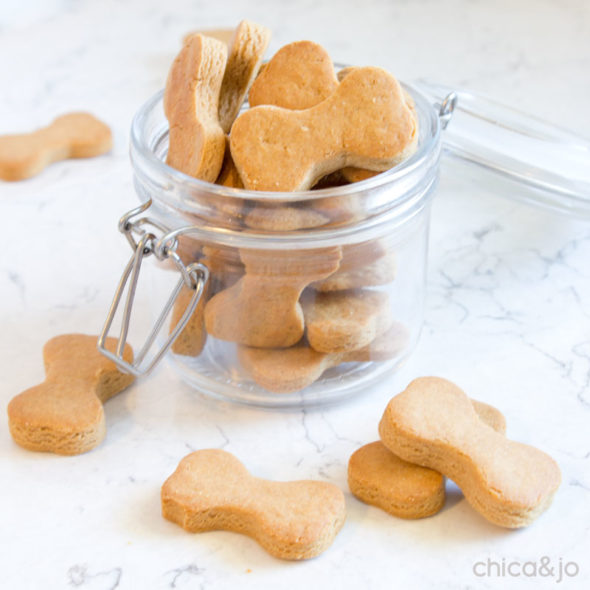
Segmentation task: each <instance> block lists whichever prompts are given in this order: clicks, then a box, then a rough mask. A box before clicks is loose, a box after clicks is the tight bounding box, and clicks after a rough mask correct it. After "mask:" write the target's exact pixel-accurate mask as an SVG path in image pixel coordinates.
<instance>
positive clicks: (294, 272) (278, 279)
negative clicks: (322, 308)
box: [205, 247, 341, 348]
mask: <svg viewBox="0 0 590 590" xmlns="http://www.w3.org/2000/svg"><path fill="white" fill-rule="evenodd" d="M340 256H341V255H340V248H338V247H334V248H322V249H318V250H301V251H296V250H295V251H285V250H246V249H242V250H240V257H241V259H242V262H243V263H244V266H245V270H246V274H245V275H244V276H243V277H242V278H241V279H240V280H239V281H238V282H237V283H235V285H233V286H232V287H230V288H229V289H225V290H224V291H222V292H221V293H217V295H215V296H213V297H212V298H211V300H210V301H209V302H208V303H207V306H206V308H205V326H206V328H207V332H208V333H209V334H210V335H211V336H214V337H215V338H220V339H222V340H230V341H232V342H238V343H240V344H245V345H247V346H257V347H261V348H285V347H287V346H292V345H293V344H295V343H296V342H298V341H299V340H301V337H302V336H303V312H302V310H301V306H300V305H299V296H300V295H301V292H302V291H303V289H304V288H305V287H306V286H307V285H309V283H311V282H313V281H315V280H318V279H320V278H323V277H326V276H328V275H329V274H331V273H333V272H334V271H335V270H336V269H337V268H338V263H339V261H340Z"/></svg>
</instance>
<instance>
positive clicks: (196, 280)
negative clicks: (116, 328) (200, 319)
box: [98, 199, 209, 376]
mask: <svg viewBox="0 0 590 590" xmlns="http://www.w3.org/2000/svg"><path fill="white" fill-rule="evenodd" d="M151 203H152V202H151V199H150V200H148V201H146V202H144V203H142V204H141V205H140V206H139V207H136V208H134V209H131V210H130V211H128V212H127V213H125V215H123V216H122V217H121V219H120V221H119V231H120V232H121V233H123V234H124V235H125V237H126V238H127V241H128V242H129V244H130V246H131V248H132V249H133V254H132V255H131V258H130V259H129V262H128V263H127V265H126V267H125V270H124V271H123V274H122V276H121V279H120V280H119V283H118V285H117V288H116V290H115V295H114V297H113V301H112V303H111V306H110V308H109V312H108V314H107V318H106V320H105V323H104V326H103V329H102V331H101V333H100V336H99V338H98V350H99V351H100V352H101V353H102V354H104V355H105V356H106V357H107V358H109V359H110V360H112V361H113V362H114V363H116V364H117V366H118V367H119V368H120V369H121V370H122V371H124V372H126V373H131V374H133V375H135V376H140V375H145V374H147V373H149V372H150V371H151V370H152V369H153V368H154V367H155V366H156V365H157V364H158V362H159V361H160V359H161V358H162V357H163V356H164V354H165V353H166V351H167V350H168V349H169V348H170V346H172V344H173V342H174V341H175V340H176V338H177V336H178V335H179V334H180V333H181V332H182V330H183V328H184V327H185V326H186V324H187V323H188V321H189V319H190V317H191V315H192V314H193V312H194V310H195V308H196V307H197V304H198V303H199V300H200V299H201V296H202V294H203V290H204V288H205V285H206V283H207V281H208V279H209V270H208V269H207V267H206V266H204V265H203V264H201V263H199V262H193V263H191V264H189V265H185V264H184V262H183V261H182V259H181V258H180V256H179V255H178V254H177V252H176V248H177V246H178V236H179V235H181V234H182V233H183V231H182V229H181V230H174V231H170V230H169V229H168V228H167V227H165V226H164V225H162V224H160V223H158V222H157V221H155V220H153V219H151V218H149V217H140V218H139V219H134V218H136V217H137V215H141V214H142V213H143V212H144V211H146V210H147V209H148V208H149V206H150V205H151ZM148 228H152V229H155V230H156V231H158V232H161V233H163V235H162V236H161V237H160V238H158V237H157V234H155V233H154V232H153V231H148ZM151 254H153V255H154V256H155V257H156V258H157V259H158V260H161V261H163V260H166V259H168V258H170V259H171V260H172V261H173V262H174V264H175V265H176V268H177V269H178V271H179V272H180V274H181V278H180V280H179V281H178V283H177V284H176V286H175V287H174V289H173V290H172V293H171V294H170V297H169V298H168V300H167V302H166V304H165V305H164V309H163V310H162V311H161V313H160V315H159V316H158V319H157V320H156V322H155V323H154V326H153V327H152V329H151V331H150V333H149V334H148V336H147V339H146V341H145V343H144V345H143V346H142V347H141V349H140V350H139V352H138V353H137V354H136V355H135V358H134V360H133V362H131V363H129V362H127V361H126V360H125V359H124V358H123V351H124V350H125V344H126V342H127V336H128V333H129V323H130V320H131V310H132V308H133V302H134V299H135V293H136V290H137V281H138V279H139V273H140V270H141V265H142V262H143V259H144V258H146V257H149V256H150V255H151ZM184 286H186V287H188V288H190V289H192V290H193V291H194V293H193V295H192V297H191V299H190V301H189V303H188V305H187V307H186V309H185V311H184V313H183V314H182V317H181V318H180V321H179V322H178V323H177V324H176V326H175V327H174V329H173V330H172V331H171V332H170V334H169V335H168V337H167V339H166V341H165V342H164V344H163V345H162V346H161V347H160V349H159V350H157V351H156V352H155V354H154V355H153V356H152V357H151V358H150V359H149V360H148V361H146V362H145V363H144V360H145V358H146V356H147V354H148V352H149V351H150V349H151V348H152V346H153V344H154V341H155V340H156V337H157V335H158V334H159V332H160V330H161V329H162V327H163V326H164V324H165V321H166V318H167V317H168V314H169V313H170V311H171V310H172V308H173V306H174V303H175V302H176V300H177V298H178V296H179V294H180V291H181V290H182V288H183V287H184ZM125 291H127V296H126V298H125V305H124V307H123V315H122V319H121V328H120V332H119V339H118V341H117V347H116V349H115V352H112V351H110V350H108V349H107V348H106V345H105V344H106V339H107V337H108V334H109V331H110V329H111V326H112V324H113V320H114V318H115V316H116V314H117V310H118V308H119V306H120V304H121V300H122V299H123V294H124V293H125ZM142 363H144V365H143V366H142Z"/></svg>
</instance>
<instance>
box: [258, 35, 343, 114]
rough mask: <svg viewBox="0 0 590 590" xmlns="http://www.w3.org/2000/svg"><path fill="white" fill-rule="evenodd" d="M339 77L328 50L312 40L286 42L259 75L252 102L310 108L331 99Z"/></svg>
mask: <svg viewBox="0 0 590 590" xmlns="http://www.w3.org/2000/svg"><path fill="white" fill-rule="evenodd" d="M337 87H338V79H337V78H336V74H335V73H334V66H333V65H332V60H331V59H330V56H329V55H328V53H327V51H326V50H325V49H324V48H323V47H322V46H321V45H318V44H317V43H313V42H312V41H297V42H295V43H289V45H285V46H284V47H282V48H281V49H279V51H277V53H276V54H275V55H274V57H273V58H272V59H271V60H270V61H269V62H268V64H267V65H266V68H265V69H264V72H262V73H261V74H260V76H258V78H256V80H255V82H254V84H252V88H251V89H250V94H249V95H248V102H249V103H250V106H251V107H254V106H257V105H276V106H278V107H283V108H286V109H292V110H301V109H308V108H310V107H313V106H315V105H316V104H318V103H320V102H322V100H324V99H326V98H328V96H330V94H332V93H333V92H334V91H335V90H336V88H337Z"/></svg>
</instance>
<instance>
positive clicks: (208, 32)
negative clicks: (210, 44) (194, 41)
mask: <svg viewBox="0 0 590 590" xmlns="http://www.w3.org/2000/svg"><path fill="white" fill-rule="evenodd" d="M198 34H201V35H203V36H204V37H213V39H217V40H218V41H221V42H222V43H225V45H229V43H230V41H231V40H232V38H233V36H234V34H235V31H234V29H203V30H202V31H191V32H190V33H187V34H186V35H185V36H184V37H183V38H182V44H183V45H184V44H185V43H187V42H188V41H189V40H190V38H191V37H192V36H193V35H198Z"/></svg>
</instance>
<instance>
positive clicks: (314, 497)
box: [162, 449, 346, 560]
mask: <svg viewBox="0 0 590 590" xmlns="http://www.w3.org/2000/svg"><path fill="white" fill-rule="evenodd" d="M162 515H163V516H164V518H167V519H168V520H170V521H172V522H174V523H176V524H178V525H180V526H181V527H182V528H184V529H185V530H187V531H189V532H191V533H201V532H206V531H215V530H225V531H234V532H237V533H242V534H244V535H247V536H249V537H252V538H253V539H255V540H256V541H257V542H258V543H259V544H260V545H261V546H262V547H263V548H264V549H265V550H266V551H268V553H270V554H271V555H273V556H274V557H278V558H280V559H289V560H301V559H309V558H310V557H315V556H316V555H319V554H320V553H322V552H323V551H325V550H326V549H327V548H328V547H329V546H330V545H331V544H332V542H333V541H334V538H335V537H336V535H337V534H338V531H339V530H340V529H341V528H342V525H343V524H344V519H345V517H346V510H345V505H344V495H343V494H342V492H341V491H340V489H339V488H337V487H336V486H335V485H333V484H330V483H326V482H321V481H312V480H306V481H292V482H276V481H269V480H265V479H259V478H257V477H254V476H252V475H250V473H248V471H247V470H246V468H245V467H244V465H242V463H240V461H238V459H236V458H235V457H234V456H233V455H231V454H230V453H228V452H226V451H222V450H217V449H206V450H202V451H195V452H194V453H191V454H190V455H187V456H186V457H185V458H184V459H183V460H182V461H181V462H180V463H179V465H178V467H177V468H176V471H175V472H174V473H173V474H172V475H171V476H170V477H169V478H168V479H167V480H166V482H165V483H164V485H163V486H162Z"/></svg>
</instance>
